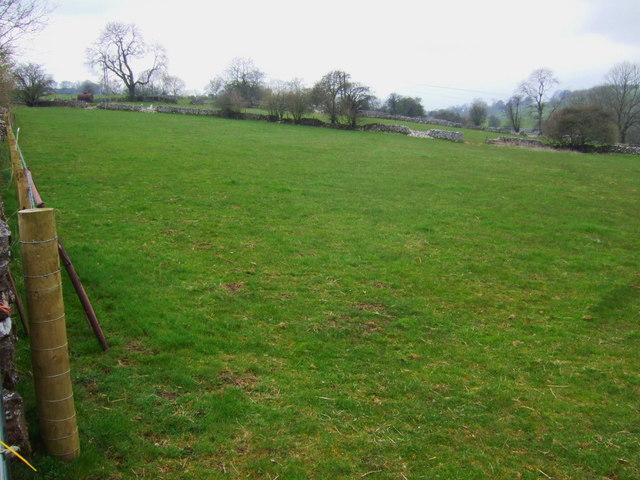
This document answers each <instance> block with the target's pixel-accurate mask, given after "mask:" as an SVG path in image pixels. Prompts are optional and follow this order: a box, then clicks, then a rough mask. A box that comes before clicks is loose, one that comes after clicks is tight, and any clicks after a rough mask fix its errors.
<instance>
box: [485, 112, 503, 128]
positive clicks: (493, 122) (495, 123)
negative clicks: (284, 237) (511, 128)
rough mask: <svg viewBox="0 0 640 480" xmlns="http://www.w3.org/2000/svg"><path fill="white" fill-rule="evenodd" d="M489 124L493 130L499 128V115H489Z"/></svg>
mask: <svg viewBox="0 0 640 480" xmlns="http://www.w3.org/2000/svg"><path fill="white" fill-rule="evenodd" d="M487 123H488V125H489V127H491V128H499V127H500V118H499V117H498V116H497V115H489V117H487Z"/></svg>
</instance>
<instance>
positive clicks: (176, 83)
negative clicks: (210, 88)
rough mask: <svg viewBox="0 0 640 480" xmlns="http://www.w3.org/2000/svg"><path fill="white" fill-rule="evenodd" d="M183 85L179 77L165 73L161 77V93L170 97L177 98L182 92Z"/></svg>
mask: <svg viewBox="0 0 640 480" xmlns="http://www.w3.org/2000/svg"><path fill="white" fill-rule="evenodd" d="M184 89H185V83H184V80H182V79H181V78H179V77H176V76H173V75H169V74H167V73H165V74H164V75H163V76H162V93H163V94H164V95H170V96H172V97H178V96H180V95H182V92H184Z"/></svg>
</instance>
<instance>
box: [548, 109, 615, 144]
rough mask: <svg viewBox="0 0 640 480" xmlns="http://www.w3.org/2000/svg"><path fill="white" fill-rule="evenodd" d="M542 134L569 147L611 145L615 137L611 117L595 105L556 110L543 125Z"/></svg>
mask: <svg viewBox="0 0 640 480" xmlns="http://www.w3.org/2000/svg"><path fill="white" fill-rule="evenodd" d="M544 134H545V135H546V136H548V137H550V138H552V139H553V140H555V141H556V143H558V144H561V145H567V146H570V147H580V146H583V145H586V144H611V143H613V142H615V140H616V136H617V132H616V127H615V123H614V122H613V119H612V117H611V116H610V115H609V114H608V113H607V112H606V111H605V110H603V109H602V108H601V107H599V106H596V105H579V106H576V107H565V108H561V109H558V110H557V111H555V112H553V113H552V114H551V115H550V116H549V119H548V120H547V121H546V122H545V123H544Z"/></svg>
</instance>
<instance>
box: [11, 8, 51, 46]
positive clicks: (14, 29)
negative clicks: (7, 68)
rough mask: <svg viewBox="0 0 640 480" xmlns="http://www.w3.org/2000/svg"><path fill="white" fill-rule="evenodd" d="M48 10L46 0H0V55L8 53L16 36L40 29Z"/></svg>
mask: <svg viewBox="0 0 640 480" xmlns="http://www.w3.org/2000/svg"><path fill="white" fill-rule="evenodd" d="M49 12H50V8H49V6H48V5H47V2H46V0H0V56H2V57H6V56H7V55H10V54H11V53H12V50H13V48H14V43H15V41H16V40H17V39H18V38H20V37H22V36H24V35H28V34H31V33H34V32H37V31H38V30H40V29H41V28H42V27H43V26H44V23H45V21H46V16H47V14H48V13H49Z"/></svg>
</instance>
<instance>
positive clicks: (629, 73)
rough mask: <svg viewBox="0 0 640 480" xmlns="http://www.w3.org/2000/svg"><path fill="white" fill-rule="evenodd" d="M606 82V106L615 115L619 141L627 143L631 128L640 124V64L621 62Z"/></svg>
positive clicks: (610, 73) (604, 92)
mask: <svg viewBox="0 0 640 480" xmlns="http://www.w3.org/2000/svg"><path fill="white" fill-rule="evenodd" d="M606 82H607V83H606V87H607V88H606V89H603V91H602V92H601V94H603V97H604V98H603V101H604V107H605V108H606V109H607V110H608V111H610V112H611V113H612V115H613V118H614V121H615V123H616V125H617V127H618V131H619V134H620V136H619V141H620V142H621V143H626V141H627V133H628V132H629V129H631V128H632V127H634V126H638V125H640V65H639V64H634V63H629V62H623V63H619V64H618V65H616V66H614V67H613V68H612V69H611V70H610V71H609V73H607V76H606Z"/></svg>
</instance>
